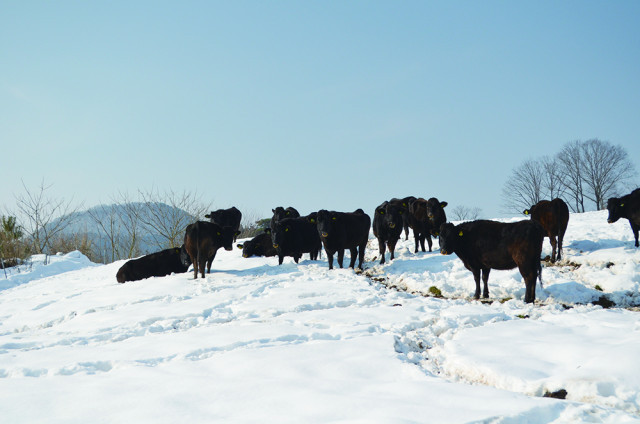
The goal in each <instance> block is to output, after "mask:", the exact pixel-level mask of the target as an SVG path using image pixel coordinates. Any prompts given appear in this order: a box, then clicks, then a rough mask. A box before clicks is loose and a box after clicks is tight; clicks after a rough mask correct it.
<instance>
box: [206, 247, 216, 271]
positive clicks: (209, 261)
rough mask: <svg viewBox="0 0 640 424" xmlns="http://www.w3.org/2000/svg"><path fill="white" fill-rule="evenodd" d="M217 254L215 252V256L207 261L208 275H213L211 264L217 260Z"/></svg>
mask: <svg viewBox="0 0 640 424" xmlns="http://www.w3.org/2000/svg"><path fill="white" fill-rule="evenodd" d="M216 253H217V252H215V251H214V252H213V255H211V257H210V258H209V260H208V261H207V273H208V274H211V264H212V263H213V260H214V259H215V257H216Z"/></svg>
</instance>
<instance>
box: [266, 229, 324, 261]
mask: <svg viewBox="0 0 640 424" xmlns="http://www.w3.org/2000/svg"><path fill="white" fill-rule="evenodd" d="M271 241H272V242H273V247H274V248H275V249H276V251H277V254H278V264H279V265H282V261H283V260H284V257H285V256H292V257H293V260H294V261H295V262H296V263H298V260H299V259H300V257H302V254H303V253H309V256H310V257H311V260H313V261H315V260H316V259H318V252H319V251H320V250H321V249H322V244H321V242H320V236H319V235H318V230H317V228H316V224H315V223H313V222H311V220H310V218H308V217H296V218H284V219H280V220H279V221H277V222H276V223H275V224H274V228H273V229H272V230H271Z"/></svg>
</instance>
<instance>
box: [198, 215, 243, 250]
mask: <svg viewBox="0 0 640 424" xmlns="http://www.w3.org/2000/svg"><path fill="white" fill-rule="evenodd" d="M204 217H205V218H209V221H210V222H212V223H214V224H218V225H219V226H221V227H231V228H232V229H233V231H234V232H236V233H237V234H236V235H234V236H233V241H234V242H235V241H236V238H237V237H238V234H240V233H239V232H238V230H239V229H240V222H241V221H242V212H240V210H238V208H236V207H235V206H232V207H230V208H229V209H218V210H217V211H211V213H209V214H208V215H205V216H204Z"/></svg>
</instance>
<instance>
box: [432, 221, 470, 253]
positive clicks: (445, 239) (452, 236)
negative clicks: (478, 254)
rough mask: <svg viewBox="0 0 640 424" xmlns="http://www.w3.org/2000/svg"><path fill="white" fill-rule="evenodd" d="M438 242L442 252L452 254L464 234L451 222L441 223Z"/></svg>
mask: <svg viewBox="0 0 640 424" xmlns="http://www.w3.org/2000/svg"><path fill="white" fill-rule="evenodd" d="M439 234H440V235H439V236H438V242H439V243H440V253H442V254H443V255H450V254H452V253H453V252H454V251H455V250H456V247H457V246H458V243H459V242H460V240H461V239H462V237H463V236H464V233H463V232H462V230H461V229H460V228H458V227H456V226H455V225H453V224H451V223H444V224H442V225H440V232H439Z"/></svg>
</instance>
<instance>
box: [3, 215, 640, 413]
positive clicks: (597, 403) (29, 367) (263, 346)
mask: <svg viewBox="0 0 640 424" xmlns="http://www.w3.org/2000/svg"><path fill="white" fill-rule="evenodd" d="M437 246H438V243H437V241H435V244H434V247H435V248H436V249H434V252H431V253H429V252H427V253H418V254H414V253H412V252H411V249H412V248H413V241H412V240H411V239H410V240H409V241H402V242H401V243H400V247H399V248H398V250H397V258H396V259H395V260H394V261H393V262H391V263H389V262H388V263H387V264H385V265H383V266H380V265H378V261H377V260H375V261H373V259H374V258H375V257H377V256H378V251H377V241H376V240H374V239H372V240H371V243H370V245H369V250H368V252H367V263H366V267H365V268H366V269H365V271H364V272H363V273H355V272H354V271H353V270H350V269H342V270H341V269H336V270H332V271H329V270H328V267H327V263H326V257H325V255H324V253H323V256H322V260H320V261H309V260H303V261H301V263H300V264H298V265H296V264H295V263H293V261H292V260H291V258H287V259H285V263H284V264H283V265H282V266H278V265H277V258H249V259H244V258H242V257H241V255H240V251H239V250H234V251H233V252H225V251H219V253H218V256H217V258H216V259H215V261H214V265H213V269H212V272H211V273H210V274H208V275H207V276H206V278H205V279H204V280H203V279H198V280H194V279H193V274H192V273H191V272H189V273H185V274H179V275H171V276H167V277H163V278H150V279H147V280H143V281H137V282H130V283H126V284H117V283H116V280H115V274H116V271H117V270H118V268H119V267H120V266H122V264H123V263H124V261H119V262H116V263H113V264H109V265H96V264H92V263H90V262H89V261H88V260H87V259H86V258H85V257H83V256H82V255H80V254H79V253H78V252H73V253H70V254H68V255H61V256H55V257H52V258H50V259H51V261H50V264H49V265H46V266H45V265H42V264H40V263H39V262H38V261H42V259H43V258H34V263H33V265H32V266H31V267H30V268H29V269H25V268H23V269H22V271H21V272H19V273H16V271H15V270H11V273H10V274H9V276H8V279H7V278H5V276H4V273H3V272H0V417H1V418H0V422H7V423H27V422H28V423H31V422H47V423H55V422H61V423H69V422H83V423H84V422H97V423H101V422H136V423H140V422H149V423H175V422H190V423H194V422H251V423H254V422H269V423H270V422H278V423H289V422H290V423H314V422H317V423H326V422H349V423H370V422H376V423H471V422H474V423H475V422H481V423H523V422H527V423H549V422H553V423H574V422H596V423H598V422H604V423H626V422H640V366H638V355H639V353H640V320H639V319H638V318H639V317H640V315H639V313H638V312H636V311H634V310H633V309H634V308H633V306H637V305H640V295H639V284H640V249H636V248H635V247H633V237H632V234H631V230H630V228H629V225H628V223H627V221H626V220H624V221H620V222H618V223H616V224H612V225H609V224H607V223H606V212H592V213H585V214H573V215H571V219H570V222H569V228H568V230H567V235H566V239H565V249H564V253H565V259H564V260H563V261H562V263H560V264H559V265H553V266H545V267H544V269H543V282H544V289H541V288H540V286H538V287H537V290H536V299H537V301H536V304H535V305H528V304H525V303H523V302H522V299H523V296H524V284H523V282H522V279H521V277H520V275H519V273H518V271H517V270H513V271H495V270H494V271H492V272H491V277H490V279H489V289H490V293H491V299H490V300H492V302H478V301H475V300H472V299H471V298H470V296H471V295H472V294H473V291H474V283H473V278H472V276H471V273H470V272H469V271H467V270H466V269H465V268H464V267H463V265H462V263H461V261H460V260H458V259H457V258H456V257H455V255H452V256H442V255H440V254H439V253H438V252H437ZM550 250H551V249H550V246H549V244H548V242H547V241H545V247H544V251H543V254H545V255H546V254H549V253H550ZM347 256H348V254H347ZM305 258H306V255H305ZM345 262H346V263H348V261H347V260H346V258H345ZM432 286H433V287H436V288H438V289H439V290H440V291H441V293H442V295H443V296H444V297H443V298H436V297H427V296H425V295H426V294H428V293H429V291H430V288H431V287H432ZM596 287H597V288H596ZM431 290H433V289H431ZM601 290H602V291H601ZM603 296H604V297H603ZM601 298H602V299H605V300H607V301H609V302H614V303H616V304H617V305H620V306H625V307H627V308H626V309H623V308H611V309H603V308H602V307H601V306H594V305H592V304H590V302H594V301H598V300H599V299H601ZM561 390H565V391H566V400H560V399H554V398H549V397H543V395H545V394H547V393H553V392H559V391H561Z"/></svg>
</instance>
